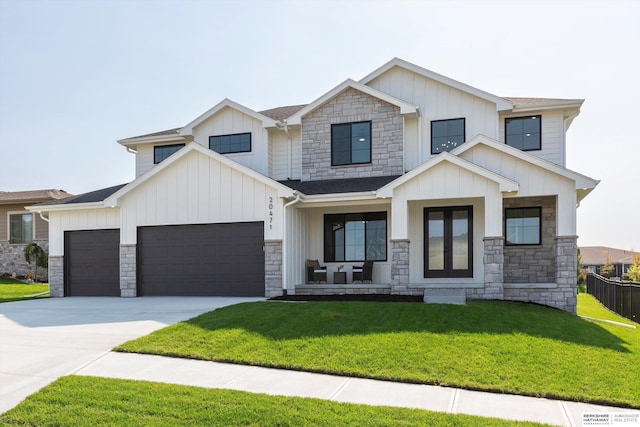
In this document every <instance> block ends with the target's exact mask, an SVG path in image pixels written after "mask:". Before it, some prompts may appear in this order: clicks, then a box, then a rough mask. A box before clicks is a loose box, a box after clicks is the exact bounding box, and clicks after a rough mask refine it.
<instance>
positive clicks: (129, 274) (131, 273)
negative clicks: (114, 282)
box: [120, 244, 138, 298]
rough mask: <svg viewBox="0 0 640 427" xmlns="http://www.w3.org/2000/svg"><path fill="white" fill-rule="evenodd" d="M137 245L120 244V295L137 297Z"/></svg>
mask: <svg viewBox="0 0 640 427" xmlns="http://www.w3.org/2000/svg"><path fill="white" fill-rule="evenodd" d="M136 260H137V245H136V244H132V245H120V296H121V297H123V298H124V297H136V296H138V288H137V283H136V275H137V272H136V267H137V262H136Z"/></svg>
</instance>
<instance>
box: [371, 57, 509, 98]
mask: <svg viewBox="0 0 640 427" xmlns="http://www.w3.org/2000/svg"><path fill="white" fill-rule="evenodd" d="M393 67H400V68H404V69H405V70H408V71H411V72H414V73H416V74H419V75H421V76H423V77H426V78H428V79H431V80H435V81H437V82H439V83H442V84H445V85H447V86H451V87H453V88H455V89H458V90H460V91H462V92H466V93H469V94H471V95H474V96H477V97H478V98H482V99H484V100H486V101H489V102H491V103H494V104H496V110H497V111H504V110H511V109H513V103H512V102H511V101H508V100H506V99H504V98H501V97H499V96H497V95H493V94H491V93H489V92H485V91H483V90H480V89H478V88H475V87H473V86H469V85H467V84H465V83H462V82H459V81H457V80H454V79H452V78H449V77H446V76H443V75H442V74H438V73H435V72H433V71H431V70H427V69H426V68H422V67H419V66H417V65H415V64H412V63H410V62H407V61H405V60H403V59H400V58H393V59H392V60H391V61H389V62H387V63H386V64H384V65H383V66H381V67H380V68H378V69H377V70H374V71H373V72H371V73H369V74H368V75H366V76H365V77H363V78H362V79H360V83H362V84H365V85H366V84H368V83H369V82H371V81H372V80H374V79H376V78H377V77H379V76H381V75H382V74H384V73H386V72H387V71H389V70H390V69H392V68H393Z"/></svg>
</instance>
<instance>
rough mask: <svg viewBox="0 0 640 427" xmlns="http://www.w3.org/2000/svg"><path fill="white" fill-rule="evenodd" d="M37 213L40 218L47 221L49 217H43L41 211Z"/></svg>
mask: <svg viewBox="0 0 640 427" xmlns="http://www.w3.org/2000/svg"><path fill="white" fill-rule="evenodd" d="M38 215H40V218H42V220H43V221H45V222H49V218H45V217H44V215H42V212H40V211H38Z"/></svg>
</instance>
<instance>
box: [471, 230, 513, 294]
mask: <svg viewBox="0 0 640 427" xmlns="http://www.w3.org/2000/svg"><path fill="white" fill-rule="evenodd" d="M483 241H484V255H483V262H484V287H482V288H467V289H465V292H466V296H467V299H497V300H499V299H502V298H503V296H504V282H503V278H504V272H503V267H504V237H502V236H492V237H485V238H484V239H483Z"/></svg>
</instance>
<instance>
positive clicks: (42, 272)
mask: <svg viewBox="0 0 640 427" xmlns="http://www.w3.org/2000/svg"><path fill="white" fill-rule="evenodd" d="M69 196H71V194H69V193H66V192H65V191H62V190H34V191H0V275H3V274H7V275H13V274H14V273H15V274H16V276H19V277H24V276H25V275H26V274H27V273H33V272H34V265H33V264H34V263H33V262H32V263H31V265H30V264H28V263H27V262H26V261H25V259H24V247H25V246H26V245H28V244H29V243H33V242H35V243H37V244H38V245H40V246H41V247H42V248H43V249H44V250H45V252H46V251H47V250H48V248H49V227H48V224H47V223H46V220H44V219H43V218H41V217H40V215H38V214H34V213H33V212H29V211H28V210H26V209H25V206H27V205H32V204H34V203H41V202H45V201H51V200H55V201H56V202H57V201H59V200H61V199H64V198H65V197H69ZM38 276H39V278H41V279H46V277H47V271H46V269H42V268H39V269H38Z"/></svg>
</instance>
